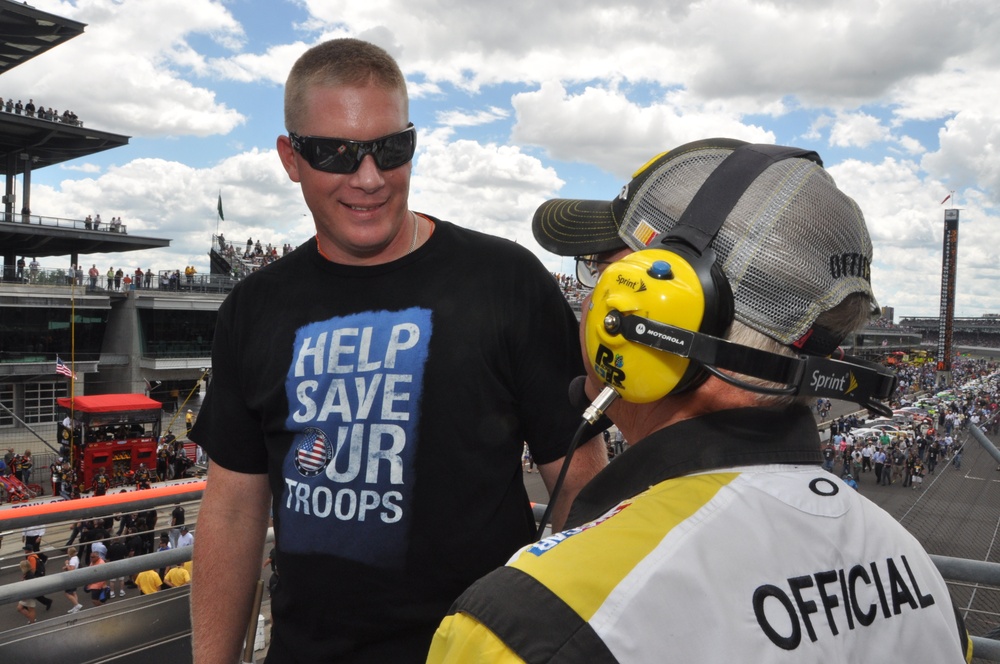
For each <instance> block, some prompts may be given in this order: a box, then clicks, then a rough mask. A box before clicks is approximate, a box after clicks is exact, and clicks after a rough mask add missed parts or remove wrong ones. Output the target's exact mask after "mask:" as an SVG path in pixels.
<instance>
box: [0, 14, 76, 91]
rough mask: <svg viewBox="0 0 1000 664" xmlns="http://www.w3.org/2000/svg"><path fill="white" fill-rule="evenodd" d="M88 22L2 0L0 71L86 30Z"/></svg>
mask: <svg viewBox="0 0 1000 664" xmlns="http://www.w3.org/2000/svg"><path fill="white" fill-rule="evenodd" d="M85 27H86V24H85V23H79V22H77V21H72V20H70V19H68V18H63V17H61V16H56V15H55V14H49V13H47V12H43V11H40V10H38V9H35V8H34V7H30V6H28V5H27V4H26V3H20V2H12V1H11V0H0V74H3V73H5V72H8V71H10V70H11V69H13V68H14V67H16V66H18V65H19V64H22V63H24V62H27V61H28V60H30V59H31V58H33V57H35V56H36V55H41V54H42V53H44V52H45V51H47V50H49V49H50V48H53V47H55V46H58V45H59V44H62V43H63V42H65V41H68V40H70V39H72V38H73V37H76V36H78V35H81V34H83V29H84V28H85Z"/></svg>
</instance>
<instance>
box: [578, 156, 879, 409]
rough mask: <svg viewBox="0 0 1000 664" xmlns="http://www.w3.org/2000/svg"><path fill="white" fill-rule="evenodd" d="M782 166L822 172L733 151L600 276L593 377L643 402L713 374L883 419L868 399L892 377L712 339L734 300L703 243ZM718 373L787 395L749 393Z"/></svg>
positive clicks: (590, 328) (592, 328)
mask: <svg viewBox="0 0 1000 664" xmlns="http://www.w3.org/2000/svg"><path fill="white" fill-rule="evenodd" d="M789 158H805V159H810V160H812V161H815V162H817V163H819V164H820V165H822V161H820V158H819V155H817V154H816V153H815V152H812V151H807V150H801V149H798V148H789V147H782V146H775V145H749V144H742V143H740V144H739V147H736V149H735V150H734V151H733V152H732V154H730V155H729V156H728V157H727V158H726V159H725V160H724V161H723V162H722V163H721V164H720V165H719V166H718V167H717V168H716V169H715V170H714V171H713V172H712V173H711V175H709V177H708V178H707V179H706V180H705V182H704V183H703V184H702V186H701V188H700V189H699V190H698V192H697V193H696V194H695V196H694V198H693V199H692V200H691V202H690V204H689V205H688V206H687V208H686V209H685V210H684V213H683V214H682V215H681V217H680V219H679V220H678V221H677V223H676V225H675V226H674V227H673V228H672V229H671V230H670V231H669V232H667V233H666V234H664V235H663V236H661V237H658V238H656V239H654V240H653V241H652V242H651V243H650V248H649V249H645V250H642V251H637V252H635V253H633V254H630V255H629V256H626V257H625V258H623V259H622V260H620V261H618V262H616V263H613V264H612V265H610V266H609V267H608V268H607V269H606V270H605V271H604V273H603V274H602V276H601V278H600V280H599V281H598V283H597V286H596V287H595V288H594V292H593V295H592V299H591V305H590V306H591V308H590V310H589V311H588V312H587V314H586V315H587V322H586V325H585V337H586V338H585V343H586V346H587V357H588V358H589V361H590V362H591V365H592V366H593V368H594V371H595V373H596V374H597V376H598V377H599V378H600V379H601V380H602V381H603V382H604V383H605V384H606V385H607V386H609V387H611V388H612V389H613V390H614V391H615V392H616V393H617V395H618V396H620V397H622V398H623V399H625V400H626V401H630V402H633V403H649V402H653V401H656V400H658V399H661V398H663V397H664V396H666V395H668V394H679V393H681V392H684V391H686V390H691V389H693V388H695V387H697V386H698V385H700V384H701V383H702V382H703V381H704V380H705V379H706V378H707V377H708V375H710V374H711V375H715V376H717V377H718V378H720V379H722V380H725V381H727V382H730V383H732V384H735V385H738V386H739V387H742V388H744V389H748V390H753V391H757V392H764V393H770V394H787V395H803V396H823V397H827V398H833V399H843V400H852V401H855V402H857V403H859V404H861V405H863V406H865V407H867V408H869V409H871V410H874V411H876V412H879V413H881V414H886V413H887V412H888V413H890V414H891V411H889V409H888V407H887V406H885V405H884V404H881V403H878V402H877V401H876V399H887V398H888V397H889V396H891V394H892V392H893V390H894V389H895V384H896V377H895V374H893V373H891V372H889V371H887V370H886V369H885V368H884V367H881V366H879V365H876V364H873V363H869V362H865V361H863V360H860V359H858V358H846V359H847V360H849V361H840V360H834V359H830V358H827V357H821V356H818V355H802V356H799V357H786V356H783V355H777V354H774V353H768V352H765V351H761V350H757V349H754V348H749V347H746V346H740V345H738V344H733V343H731V342H728V341H726V340H724V339H722V338H720V337H722V336H724V335H725V333H726V331H727V329H728V328H729V326H730V324H731V323H732V320H733V309H734V302H733V295H732V291H731V288H730V285H729V280H728V279H727V278H726V276H725V274H724V273H723V270H722V268H721V266H720V265H719V263H718V262H717V260H716V256H715V253H714V252H713V251H712V249H710V248H709V245H710V244H711V242H712V240H713V239H714V238H715V236H716V234H717V233H718V232H719V229H720V228H721V227H722V225H723V223H724V222H725V220H726V218H727V217H728V216H729V214H730V212H731V211H732V210H733V208H734V207H735V206H736V204H737V202H738V201H739V199H740V197H741V196H742V195H743V193H744V192H745V191H746V190H747V188H748V187H749V186H750V185H751V184H752V183H753V182H754V180H756V178H757V177H758V176H759V175H760V174H761V173H763V171H764V170H766V169H767V168H768V167H769V166H771V165H772V164H773V163H775V162H777V161H780V160H782V159H789ZM837 342H839V340H836V341H834V342H833V346H836V343H837ZM832 350H833V348H832V347H831V349H830V351H832ZM830 351H828V352H830ZM719 369H727V370H729V371H735V372H738V373H741V374H744V375H748V376H754V377H758V378H762V379H764V380H769V381H772V382H776V383H780V384H783V385H784V386H785V387H782V388H775V389H772V388H763V387H760V386H756V385H751V384H748V383H746V382H744V381H739V380H737V379H735V378H733V377H731V376H729V375H728V374H724V373H722V372H721V371H719ZM585 417H586V416H585Z"/></svg>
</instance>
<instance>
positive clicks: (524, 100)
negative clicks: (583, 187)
mask: <svg viewBox="0 0 1000 664" xmlns="http://www.w3.org/2000/svg"><path fill="white" fill-rule="evenodd" d="M511 103H512V104H513V106H514V109H515V110H516V112H517V123H516V124H515V125H514V129H513V133H512V140H513V141H514V142H515V143H518V144H529V145H537V146H541V147H543V148H544V149H545V150H546V151H547V152H548V154H549V155H550V156H551V157H553V158H555V159H559V160H562V161H580V162H587V163H591V164H593V165H595V166H597V167H598V168H600V169H602V170H604V171H605V172H607V173H612V174H614V175H616V176H618V178H619V179H621V180H622V181H623V182H624V181H625V180H626V179H627V177H628V176H629V175H630V174H631V173H632V172H634V171H635V169H636V168H638V167H639V166H641V165H642V164H644V163H646V161H648V160H649V159H650V158H651V157H653V156H654V155H656V154H657V153H660V152H663V151H664V150H669V149H671V148H673V147H676V146H678V145H680V144H682V143H687V142H689V141H692V140H697V139H700V138H707V137H709V136H726V137H729V138H738V139H742V140H746V141H751V142H765V143H766V142H774V135H773V134H772V133H771V132H768V131H766V130H764V129H762V128H760V127H756V126H751V125H747V124H743V123H742V122H740V121H739V119H738V118H737V117H735V116H733V115H731V114H726V113H713V112H711V111H705V112H703V113H680V112H678V109H677V108H676V107H675V106H672V105H670V104H667V103H652V104H648V105H640V104H637V103H634V102H632V101H630V100H629V99H628V98H627V96H626V95H625V94H624V93H622V92H621V91H619V90H614V89H607V88H598V87H587V88H586V89H585V90H584V91H583V92H581V93H579V94H570V93H568V92H567V91H566V89H565V88H564V87H563V86H562V85H560V84H559V83H557V82H549V83H545V84H543V85H542V86H541V88H540V89H539V90H537V91H534V92H525V93H520V94H517V95H515V96H514V98H513V99H512V102H511Z"/></svg>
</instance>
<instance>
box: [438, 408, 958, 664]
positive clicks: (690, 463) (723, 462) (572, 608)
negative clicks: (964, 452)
mask: <svg viewBox="0 0 1000 664" xmlns="http://www.w3.org/2000/svg"><path fill="white" fill-rule="evenodd" d="M819 450H820V445H819V440H818V437H817V434H816V428H815V421H814V419H813V417H812V414H811V413H810V412H809V410H808V409H805V408H801V409H800V408H793V409H791V410H790V411H782V412H776V411H771V410H765V409H759V408H753V409H741V410H733V411H726V412H722V413H715V414H712V415H709V416H706V417H702V418H698V419H695V420H688V421H685V422H681V423H679V424H676V425H674V426H671V427H668V428H667V429H664V430H661V431H659V432H656V433H655V434H653V435H652V436H650V437H648V438H647V439H645V440H643V441H641V442H640V443H639V444H638V445H634V446H632V447H631V448H630V449H629V450H628V451H627V452H626V453H625V454H623V455H621V456H620V457H619V458H617V459H616V460H615V461H614V462H613V463H612V464H611V465H610V466H609V467H608V468H607V469H606V470H605V471H604V472H602V473H601V474H600V475H598V477H597V478H595V479H594V481H593V482H592V483H591V484H590V485H588V486H587V487H586V488H585V489H584V491H583V492H581V494H580V496H579V498H578V500H577V502H575V503H574V507H573V512H572V513H571V515H570V520H569V523H578V524H580V525H578V526H577V527H574V528H569V529H567V530H565V531H563V532H561V533H557V534H555V535H552V536H551V537H548V538H546V539H544V540H542V541H540V542H537V543H535V544H532V545H529V546H527V547H525V548H523V549H521V550H520V551H519V552H518V553H517V554H515V555H514V556H513V558H511V560H510V562H509V563H508V565H507V566H506V567H504V568H501V569H498V570H496V571H494V572H493V573H491V574H489V575H487V576H486V577H484V578H483V579H481V580H480V581H478V582H477V583H476V584H474V585H473V586H472V587H471V588H470V589H469V590H467V591H466V592H465V593H464V594H463V595H462V597H460V598H459V599H458V600H457V601H456V602H455V605H454V606H453V607H452V610H451V613H450V615H449V616H447V617H446V618H445V620H444V621H443V622H442V624H441V626H440V627H439V628H438V630H437V633H436V634H435V637H434V641H433V644H432V646H431V651H430V654H429V657H428V662H433V663H438V662H461V663H462V664H475V663H477V662H484V663H485V662H491V663H500V662H522V661H524V662H586V663H588V664H590V663H595V664H599V663H602V662H621V663H631V662H634V663H643V664H645V663H648V662H776V663H780V662H790V663H791V662H794V663H795V664H802V663H803V662H817V663H819V662H823V663H829V662H859V661H872V660H874V659H881V658H886V657H887V658H889V659H890V660H891V659H894V658H897V657H900V656H905V657H907V658H908V659H910V660H911V661H922V662H936V663H946V662H955V663H958V662H968V661H970V660H971V655H972V653H971V644H970V641H969V639H968V637H967V635H966V632H965V629H964V626H963V625H962V622H961V619H960V618H958V616H957V614H956V612H955V610H954V608H953V606H952V602H951V598H950V596H949V593H948V589H947V587H946V586H945V583H944V580H943V579H942V578H941V575H940V573H939V572H938V571H937V568H936V567H935V566H934V564H933V563H932V562H931V560H930V559H929V557H928V556H927V554H926V553H925V552H924V550H923V548H922V547H921V546H920V544H919V543H918V542H917V541H916V539H914V538H913V536H911V535H910V534H909V533H908V532H907V531H906V530H905V529H904V528H903V527H902V526H900V525H899V524H898V523H897V522H896V521H895V520H894V519H893V518H892V517H891V516H890V515H888V514H887V513H886V512H884V511H883V510H882V509H881V508H879V507H878V506H876V505H875V504H873V503H872V502H870V501H869V500H867V499H866V498H864V497H863V496H861V495H860V494H859V493H858V492H856V491H854V490H853V489H850V488H849V487H847V485H845V484H844V483H843V482H841V481H840V480H839V479H838V478H837V477H835V476H833V475H831V474H829V473H827V472H826V471H824V470H822V469H821V468H820V467H819V465H818V464H819V463H820V462H821V457H820V454H819Z"/></svg>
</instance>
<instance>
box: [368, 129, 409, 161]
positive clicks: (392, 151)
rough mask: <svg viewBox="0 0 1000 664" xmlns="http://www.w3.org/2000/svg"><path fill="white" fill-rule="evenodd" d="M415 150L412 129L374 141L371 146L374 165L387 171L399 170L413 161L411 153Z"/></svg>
mask: <svg viewBox="0 0 1000 664" xmlns="http://www.w3.org/2000/svg"><path fill="white" fill-rule="evenodd" d="M416 149H417V141H416V132H415V131H414V130H413V129H407V130H406V131H403V132H401V133H398V134H393V135H392V136H386V137H385V138H383V139H382V140H380V141H376V142H375V144H374V145H373V146H372V154H373V155H375V163H376V164H378V167H379V168H381V169H382V170H384V171H387V170H390V169H393V168H399V167H400V166H402V165H403V164H405V163H406V162H408V161H410V160H411V159H413V153H414V151H416Z"/></svg>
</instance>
